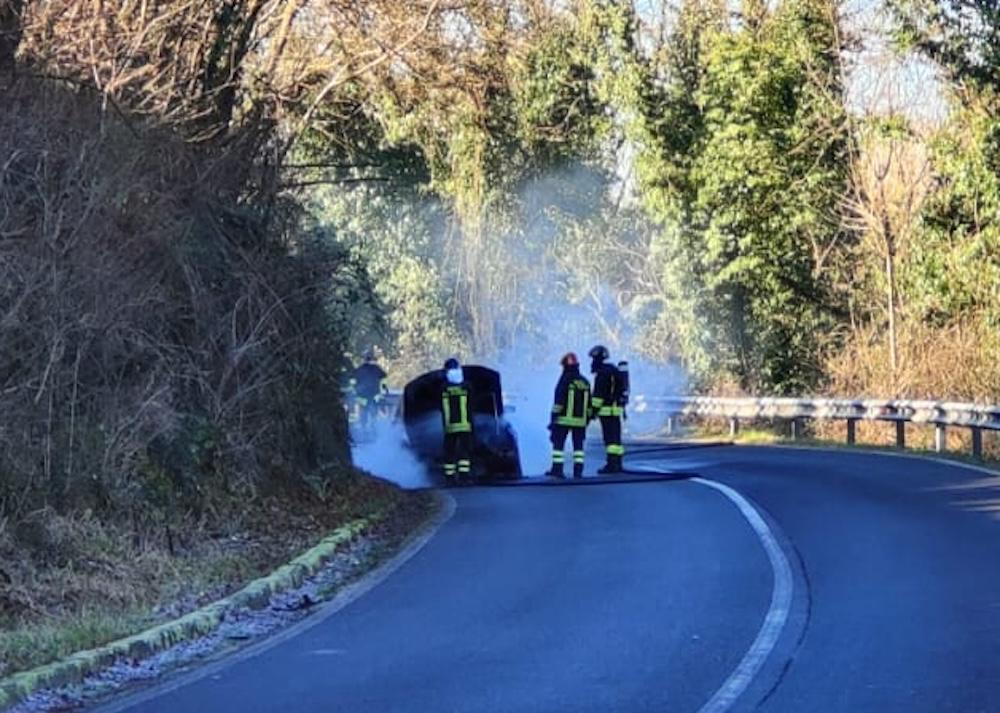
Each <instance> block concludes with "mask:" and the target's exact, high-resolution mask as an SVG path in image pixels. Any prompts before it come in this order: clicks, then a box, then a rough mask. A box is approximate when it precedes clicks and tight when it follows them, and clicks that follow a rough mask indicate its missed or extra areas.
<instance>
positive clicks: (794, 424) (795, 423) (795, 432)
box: [792, 418, 799, 441]
mask: <svg viewBox="0 0 1000 713" xmlns="http://www.w3.org/2000/svg"><path fill="white" fill-rule="evenodd" d="M792 440H793V441H797V440H799V419H797V418H793V419H792Z"/></svg>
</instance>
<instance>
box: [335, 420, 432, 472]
mask: <svg viewBox="0 0 1000 713" xmlns="http://www.w3.org/2000/svg"><path fill="white" fill-rule="evenodd" d="M367 436H368V437H365V438H361V437H359V438H358V439H357V440H356V441H355V442H354V443H353V445H352V446H351V455H352V457H353V459H354V464H355V465H356V466H358V467H359V468H361V469H363V470H366V471H368V472H369V473H371V474H372V475H377V476H379V477H380V478H385V479H386V480H391V481H392V482H394V483H396V484H397V485H399V486H400V487H402V488H407V489H414V488H426V487H430V486H431V485H432V484H433V483H432V481H431V477H430V474H429V473H428V472H427V468H426V467H425V466H424V464H423V463H422V462H421V461H420V460H419V459H418V458H417V457H416V456H415V455H414V453H413V451H411V450H410V449H409V447H407V445H406V431H405V430H404V429H403V424H402V423H400V422H398V421H396V420H394V419H388V418H379V419H376V420H375V422H374V424H373V427H372V430H371V432H370V433H369V434H367Z"/></svg>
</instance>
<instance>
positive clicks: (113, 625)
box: [0, 473, 434, 679]
mask: <svg viewBox="0 0 1000 713" xmlns="http://www.w3.org/2000/svg"><path fill="white" fill-rule="evenodd" d="M433 507H434V501H433V499H432V498H430V497H429V496H428V495H427V494H425V493H412V492H406V491H402V490H400V489H399V488H397V487H396V486H395V485H392V484H390V483H387V482H385V481H382V480H378V479H375V478H370V477H366V476H363V475H361V474H359V473H349V474H344V475H342V476H339V477H337V478H336V479H333V480H331V481H330V485H329V487H328V488H327V489H325V491H324V492H323V493H322V497H321V496H320V495H319V494H317V493H315V492H313V491H312V490H311V489H310V490H308V491H303V492H301V493H297V494H295V495H294V496H289V495H288V494H283V495H282V496H281V497H279V496H277V495H272V496H268V497H260V498H258V499H255V500H253V501H250V502H245V503H242V504H240V506H239V507H234V508H231V509H229V510H227V511H225V512H216V513H211V514H202V516H201V517H200V518H198V519H195V518H194V517H188V518H185V519H183V520H180V521H178V522H175V523H173V524H172V525H171V526H170V527H168V526H167V525H166V524H164V525H163V526H162V527H161V528H159V530H160V536H159V537H148V536H146V537H143V538H139V537H137V536H136V535H135V533H136V532H137V531H142V532H145V533H148V532H150V531H151V530H152V529H155V528H150V527H149V524H148V523H145V526H144V527H142V528H138V527H137V528H134V529H133V528H129V527H127V526H123V525H121V524H117V525H109V524H107V523H101V522H100V521H99V520H98V519H97V518H96V517H95V516H94V515H92V514H89V513H83V514H81V515H77V516H73V517H66V516H60V515H57V514H56V513H54V512H51V511H43V512H40V513H36V514H35V515H34V516H33V517H32V519H31V520H29V521H28V523H27V525H26V526H25V525H23V526H22V527H21V530H20V531H19V532H16V533H11V532H4V531H2V530H0V679H2V678H5V677H7V676H10V675H12V674H15V673H18V672H21V671H26V670H29V669H34V668H36V667H38V666H42V665H45V664H48V663H50V662H53V661H57V660H60V659H63V658H65V657H66V656H69V655H71V654H73V653H75V652H79V651H84V650H88V649H93V648H96V647H99V646H102V645H104V644H107V643H108V642H112V641H115V640H118V639H122V638H124V637H127V636H130V635H132V634H136V633H138V632H141V631H145V630H147V629H150V628H152V627H155V626H158V625H160V624H163V623H165V622H168V621H172V620H175V619H177V618H178V617H181V616H183V615H185V614H188V613H190V612H193V611H195V610H197V609H198V608H199V607H203V606H205V605H206V604H209V603H211V602H215V601H217V600H219V599H222V598H224V597H226V596H228V595H230V594H232V593H233V592H236V591H237V590H239V589H240V588H241V587H243V586H245V585H246V584H247V583H248V582H250V581H252V580H255V579H257V578H259V577H262V576H264V575H267V574H269V573H270V572H272V571H273V570H274V569H276V568H278V567H280V566H281V565H283V564H285V563H286V562H288V561H289V560H291V559H292V558H294V557H296V556H297V555H300V554H301V553H302V552H304V551H306V550H308V549H309V548H311V547H313V546H314V545H316V543H317V542H319V541H320V540H322V539H323V538H324V537H325V536H326V535H328V534H329V533H330V532H332V531H334V530H336V529H337V528H339V527H341V526H343V525H345V524H346V523H350V522H355V521H357V520H359V519H362V518H366V517H369V516H372V515H374V514H376V513H378V514H379V515H380V517H379V519H378V521H377V523H376V524H373V525H372V527H371V528H368V530H367V531H366V532H365V533H364V537H363V538H361V539H360V540H358V541H357V542H352V543H350V545H348V546H347V547H346V548H345V549H344V552H346V553H350V556H349V557H348V558H347V559H346V560H345V561H344V562H341V563H340V564H341V565H342V566H341V569H342V570H343V574H344V576H345V577H346V576H353V574H352V573H355V574H356V573H357V572H360V571H362V570H363V569H364V568H365V567H366V566H371V562H370V560H372V558H376V559H377V557H378V556H380V554H379V553H380V552H382V551H384V550H385V549H386V548H390V547H392V546H393V543H398V541H399V538H400V537H403V536H405V534H406V533H407V532H409V531H411V530H412V529H414V528H416V527H418V526H419V524H420V523H421V522H422V521H424V520H426V519H427V517H428V516H429V514H430V512H431V511H432V509H433ZM359 547H360V549H358V548H359ZM347 564H350V565H352V566H344V565H347ZM355 565H356V566H355ZM336 584H337V582H331V583H330V586H336Z"/></svg>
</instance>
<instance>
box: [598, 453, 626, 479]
mask: <svg viewBox="0 0 1000 713" xmlns="http://www.w3.org/2000/svg"><path fill="white" fill-rule="evenodd" d="M597 472H598V473H600V474H601V475H614V474H615V473H621V472H622V457H621V456H608V462H607V464H605V466H604V467H603V468H601V469H600V470H599V471H597Z"/></svg>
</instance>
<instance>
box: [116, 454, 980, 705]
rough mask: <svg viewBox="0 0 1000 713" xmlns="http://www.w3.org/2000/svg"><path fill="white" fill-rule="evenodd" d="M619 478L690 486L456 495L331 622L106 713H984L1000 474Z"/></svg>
mask: <svg viewBox="0 0 1000 713" xmlns="http://www.w3.org/2000/svg"><path fill="white" fill-rule="evenodd" d="M628 460H629V461H630V462H631V463H632V464H633V465H634V467H635V468H637V469H642V470H657V469H660V470H663V469H678V470H685V471H696V472H697V474H698V476H699V477H698V478H695V479H691V480H679V481H671V482H645V483H643V482H640V483H627V484H620V485H604V486H600V487H577V486H572V485H571V486H567V487H551V488H550V487H546V488H538V487H508V488H471V489H463V490H458V491H453V493H454V495H455V500H456V508H455V512H454V514H453V516H452V517H451V518H450V520H448V521H447V522H446V523H444V524H443V525H442V526H441V528H440V529H439V530H438V532H437V533H436V535H435V536H434V537H433V538H432V539H430V540H429V542H428V543H427V544H426V546H425V547H424V548H423V549H422V550H420V552H419V553H417V554H416V555H415V556H414V557H413V558H412V559H410V560H409V561H407V562H406V563H405V564H403V565H402V566H401V567H400V568H399V569H398V570H397V571H396V572H395V573H394V574H392V575H391V576H390V577H389V578H388V579H386V580H385V581H383V582H382V583H381V584H379V585H378V586H376V587H374V588H373V589H372V590H371V591H369V592H368V593H366V594H365V595H364V596H362V597H360V598H359V599H357V600H356V601H354V602H352V603H351V604H349V605H348V606H347V607H345V608H344V609H342V610H340V611H339V612H337V613H335V614H333V615H332V616H329V617H326V618H323V619H322V620H321V621H319V623H317V624H316V625H315V626H313V627H312V628H309V629H307V630H305V631H304V632H302V633H300V634H299V635H297V636H295V637H293V638H288V639H286V640H284V641H281V642H280V643H278V644H277V645H274V646H272V647H270V648H267V649H266V650H263V651H262V652H260V653H258V654H256V655H254V656H251V657H244V658H240V659H236V660H234V661H233V662H232V663H230V664H228V665H224V666H221V667H215V668H214V669H213V670H212V672H211V674H210V675H206V676H203V677H201V678H197V679H194V680H181V681H180V682H179V684H180V685H178V682H174V683H171V684H168V685H167V686H164V687H162V688H161V689H156V690H154V691H153V692H152V693H146V694H144V695H142V696H140V697H138V698H134V699H131V700H126V701H124V702H121V701H119V702H118V703H116V704H114V705H113V706H112V707H111V708H112V709H114V710H116V711H119V710H129V711H135V712H137V713H138V712H142V713H160V712H163V713H167V712H169V713H175V712H176V711H213V712H217V713H226V712H228V711H233V712H236V711H239V712H240V713H255V712H264V711H302V712H303V713H320V712H322V713H335V712H337V711H351V712H353V711H359V712H360V711H364V712H365V713H382V712H387V711H394V712H395V711H413V712H417V713H424V712H427V713H433V712H437V711H441V712H447V711H470V712H486V711H490V712H493V711H496V712H500V711H517V712H519V713H521V712H523V713H529V712H531V711H539V712H541V711H566V712H570V711H573V712H574V713H577V712H579V713H582V712H586V711H595V712H596V711H601V713H607V711H624V712H628V713H632V712H635V713H640V712H643V711H657V712H659V713H664V712H666V713H710V712H711V713H723V711H728V710H733V711H748V710H760V711H766V712H771V713H805V712H806V711H845V712H847V711H852V712H861V711H873V712H878V713H889V712H892V711H906V712H907V713H917V712H920V711H928V712H931V711H933V712H934V713H941V712H943V711H962V712H963V713H974V712H975V711H989V712H995V711H1000V566H998V563H1000V521H998V519H997V518H998V516H1000V515H998V513H1000V478H991V477H989V476H986V475H984V474H982V473H978V472H975V471H972V470H967V469H960V468H957V467H953V466H948V465H943V464H939V463H935V462H931V461H926V460H917V459H912V458H896V457H887V456H879V455H868V454H861V453H847V452H837V453H834V452H818V451H809V450H793V449H776V448H756V449H755V448H737V447H718V448H706V449H695V450H662V449H659V450H657V449H655V448H650V447H642V448H636V449H633V451H632V454H631V455H630V457H629V459H628ZM720 484H721V485H723V486H728V487H729V489H730V490H728V494H727V492H723V491H724V490H726V489H725V488H723V489H722V490H720V489H719V485H720ZM740 501H742V503H741V502H740ZM769 548H770V549H769ZM782 582H783V583H782ZM782 595H784V598H783V596H782Z"/></svg>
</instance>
